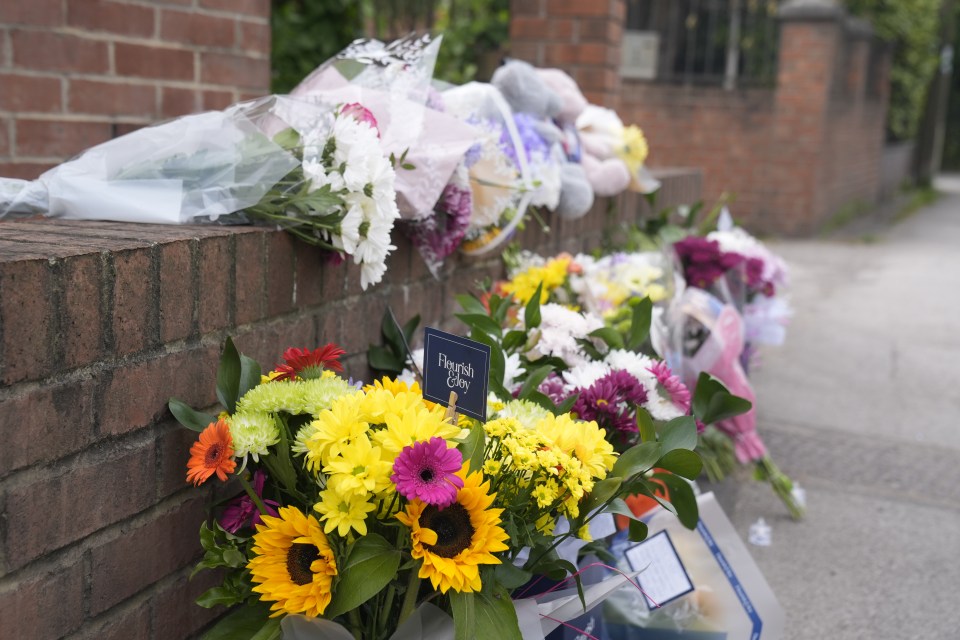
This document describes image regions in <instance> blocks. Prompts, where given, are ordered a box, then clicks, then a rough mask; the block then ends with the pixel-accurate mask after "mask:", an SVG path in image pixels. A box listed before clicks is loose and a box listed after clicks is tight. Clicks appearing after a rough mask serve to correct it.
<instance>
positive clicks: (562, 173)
mask: <svg viewBox="0 0 960 640" xmlns="http://www.w3.org/2000/svg"><path fill="white" fill-rule="evenodd" d="M491 84H493V85H494V86H495V87H497V89H499V90H500V92H501V93H502V94H503V97H504V98H505V99H506V101H507V103H508V104H509V105H510V107H511V108H512V109H513V110H514V112H515V113H516V116H515V118H514V119H515V123H516V125H517V128H518V131H519V136H520V138H521V139H522V140H523V142H524V147H525V148H526V150H527V152H528V157H529V158H530V161H531V164H534V165H535V166H534V174H535V175H536V176H537V180H538V182H539V183H540V184H541V186H540V188H539V189H538V191H537V193H536V194H535V195H534V199H533V201H532V203H533V204H534V205H542V206H546V207H547V208H549V209H551V210H553V211H556V213H557V215H559V216H560V217H562V218H567V219H575V218H579V217H581V216H583V215H585V214H586V213H587V212H588V211H589V210H590V208H591V207H592V206H593V199H594V196H593V188H592V187H591V185H590V182H589V180H588V178H587V174H586V173H585V172H584V169H583V167H582V166H581V165H580V164H579V163H578V162H571V161H570V159H569V158H568V155H567V154H566V153H565V152H564V149H563V146H562V144H561V143H562V141H563V138H564V133H563V131H562V130H561V129H560V128H559V127H558V126H557V125H555V124H554V123H553V119H554V118H556V117H558V116H559V115H560V114H561V112H562V107H563V103H562V101H561V98H560V96H559V95H558V94H557V93H556V92H554V91H553V90H552V89H551V88H550V87H549V86H548V85H547V83H546V82H545V81H544V80H543V79H542V78H541V77H540V75H539V74H538V72H537V69H535V68H534V67H533V66H532V65H530V64H529V63H526V62H523V61H521V60H510V61H508V62H507V63H506V64H504V65H503V66H501V67H500V68H499V69H497V70H496V72H494V74H493V78H492V80H491ZM534 135H535V136H536V138H538V139H539V141H540V142H542V143H543V144H544V145H546V149H540V148H539V143H538V142H537V141H536V140H534V139H533V137H534Z"/></svg>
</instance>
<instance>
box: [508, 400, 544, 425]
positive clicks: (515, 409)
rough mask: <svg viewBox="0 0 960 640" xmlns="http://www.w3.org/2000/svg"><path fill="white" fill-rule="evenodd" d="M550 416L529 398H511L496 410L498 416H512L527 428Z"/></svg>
mask: <svg viewBox="0 0 960 640" xmlns="http://www.w3.org/2000/svg"><path fill="white" fill-rule="evenodd" d="M549 416H550V412H549V411H547V410H546V409H544V408H543V407H541V406H540V405H538V404H535V403H533V402H530V401H529V400H511V401H510V402H508V403H506V404H505V405H504V406H503V408H502V409H500V411H498V412H497V417H498V418H514V419H516V420H517V421H518V422H519V423H520V424H522V425H523V426H525V427H526V428H527V429H533V428H535V427H536V426H537V423H538V422H540V421H541V420H544V419H545V418H547V417H549Z"/></svg>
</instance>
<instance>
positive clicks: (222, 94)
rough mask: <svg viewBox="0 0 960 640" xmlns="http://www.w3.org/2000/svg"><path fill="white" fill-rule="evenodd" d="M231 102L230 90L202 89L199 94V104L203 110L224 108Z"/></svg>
mask: <svg viewBox="0 0 960 640" xmlns="http://www.w3.org/2000/svg"><path fill="white" fill-rule="evenodd" d="M233 103H234V96H233V92H232V91H204V92H202V93H201V95H200V104H201V105H202V109H203V110H204V111H212V110H216V109H226V108H227V107H229V106H230V105H231V104H233Z"/></svg>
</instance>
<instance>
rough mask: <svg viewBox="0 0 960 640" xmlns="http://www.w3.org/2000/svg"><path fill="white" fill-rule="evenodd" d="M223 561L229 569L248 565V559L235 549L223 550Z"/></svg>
mask: <svg viewBox="0 0 960 640" xmlns="http://www.w3.org/2000/svg"><path fill="white" fill-rule="evenodd" d="M223 561H224V562H225V563H226V565H227V566H228V567H233V568H238V567H242V566H244V565H246V564H247V557H246V556H245V555H243V554H242V553H240V552H239V551H238V550H237V549H234V548H233V547H228V548H226V549H224V550H223Z"/></svg>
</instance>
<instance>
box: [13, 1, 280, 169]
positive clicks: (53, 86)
mask: <svg viewBox="0 0 960 640" xmlns="http://www.w3.org/2000/svg"><path fill="white" fill-rule="evenodd" d="M269 16H270V3H269V0H3V1H2V2H0V176H7V177H24V178H35V177H36V176H37V175H39V174H40V173H41V172H42V171H44V170H46V169H47V168H49V167H50V166H52V165H54V164H57V163H59V162H62V161H63V160H65V159H67V158H69V157H71V156H73V155H75V154H77V153H79V152H80V151H82V150H84V149H86V148H87V147H90V146H92V145H94V144H97V143H100V142H103V141H105V140H109V139H110V138H112V137H115V136H117V135H120V134H123V133H126V132H128V131H130V130H132V129H135V128H137V127H140V126H143V125H145V124H149V123H151V122H156V121H158V120H163V119H167V118H170V117H173V116H179V115H183V114H187V113H191V112H195V111H201V110H204V109H220V108H223V107H225V106H227V105H229V104H231V103H233V102H236V101H238V100H243V99H246V98H250V97H255V96H259V95H264V94H266V93H268V92H269V87H270V59H269V57H270V23H269Z"/></svg>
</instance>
